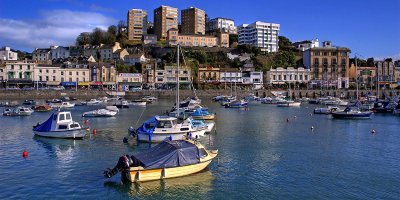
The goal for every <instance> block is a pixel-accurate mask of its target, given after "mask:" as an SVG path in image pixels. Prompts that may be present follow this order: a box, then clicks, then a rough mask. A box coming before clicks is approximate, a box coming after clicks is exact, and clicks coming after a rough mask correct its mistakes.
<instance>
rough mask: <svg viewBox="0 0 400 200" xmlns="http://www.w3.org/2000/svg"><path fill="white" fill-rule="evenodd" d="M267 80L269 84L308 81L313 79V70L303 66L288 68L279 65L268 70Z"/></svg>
mask: <svg viewBox="0 0 400 200" xmlns="http://www.w3.org/2000/svg"><path fill="white" fill-rule="evenodd" d="M266 80H267V83H268V84H273V85H275V84H286V83H308V82H309V81H311V71H310V70H309V69H304V68H302V67H299V68H297V69H295V68H293V67H288V68H287V69H284V68H282V67H278V68H276V69H271V70H270V71H268V72H267V77H266Z"/></svg>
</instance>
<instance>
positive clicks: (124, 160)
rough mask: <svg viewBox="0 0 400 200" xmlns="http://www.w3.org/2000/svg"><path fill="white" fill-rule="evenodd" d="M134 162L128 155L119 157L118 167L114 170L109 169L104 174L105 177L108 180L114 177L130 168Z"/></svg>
mask: <svg viewBox="0 0 400 200" xmlns="http://www.w3.org/2000/svg"><path fill="white" fill-rule="evenodd" d="M131 163H132V160H131V159H130V158H129V156H128V155H126V156H121V157H119V160H118V163H117V165H115V167H114V168H113V169H110V168H108V169H107V170H106V171H104V172H103V174H104V176H105V177H107V178H111V177H113V176H114V175H115V174H117V173H118V172H120V171H122V170H124V169H127V168H129V166H130V164H131Z"/></svg>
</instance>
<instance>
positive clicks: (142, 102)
mask: <svg viewBox="0 0 400 200" xmlns="http://www.w3.org/2000/svg"><path fill="white" fill-rule="evenodd" d="M146 104H147V101H145V100H140V99H137V100H133V101H132V102H131V105H133V106H145V105H146Z"/></svg>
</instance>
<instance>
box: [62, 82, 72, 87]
mask: <svg viewBox="0 0 400 200" xmlns="http://www.w3.org/2000/svg"><path fill="white" fill-rule="evenodd" d="M61 85H62V86H76V82H61Z"/></svg>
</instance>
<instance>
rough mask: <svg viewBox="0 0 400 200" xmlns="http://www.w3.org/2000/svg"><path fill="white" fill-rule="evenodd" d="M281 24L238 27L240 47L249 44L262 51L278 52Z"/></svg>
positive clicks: (262, 23) (255, 23) (263, 23)
mask: <svg viewBox="0 0 400 200" xmlns="http://www.w3.org/2000/svg"><path fill="white" fill-rule="evenodd" d="M279 30H280V24H275V23H267V22H260V21H257V22H254V23H252V24H242V25H240V26H238V40H239V45H243V44H247V45H251V46H255V47H258V48H260V49H261V51H267V52H277V51H278V48H279V47H278V41H279V39H278V36H279Z"/></svg>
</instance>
